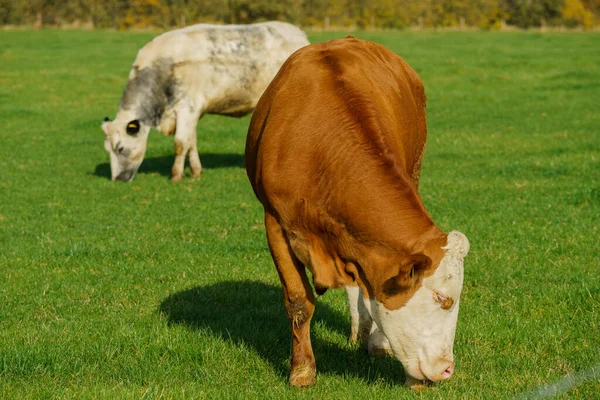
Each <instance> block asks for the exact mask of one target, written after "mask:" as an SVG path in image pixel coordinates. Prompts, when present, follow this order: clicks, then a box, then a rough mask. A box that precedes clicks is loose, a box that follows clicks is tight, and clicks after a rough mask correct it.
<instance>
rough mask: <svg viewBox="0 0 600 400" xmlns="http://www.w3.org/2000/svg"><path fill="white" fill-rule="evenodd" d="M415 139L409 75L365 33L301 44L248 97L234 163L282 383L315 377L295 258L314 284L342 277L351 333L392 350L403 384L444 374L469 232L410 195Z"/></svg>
mask: <svg viewBox="0 0 600 400" xmlns="http://www.w3.org/2000/svg"><path fill="white" fill-rule="evenodd" d="M426 136H427V129H426V124H425V93H424V89H423V85H422V83H421V80H420V79H419V76H418V75H417V74H416V72H415V71H414V70H413V69H412V68H411V67H410V66H409V65H408V64H407V63H406V62H405V61H404V60H403V59H402V58H400V57H399V56H398V55H396V54H394V53H393V52H391V51H390V50H388V49H386V48H385V47H383V46H381V45H379V44H376V43H372V42H367V41H362V40H358V39H354V38H346V39H341V40H333V41H331V42H329V43H320V44H314V45H310V46H307V47H304V48H302V49H300V50H298V51H296V52H295V53H294V54H292V56H291V57H290V58H289V59H288V60H287V61H286V62H285V63H284V65H283V66H282V68H281V70H280V71H279V73H278V74H277V76H276V77H275V79H274V80H273V82H272V83H271V84H270V86H269V87H268V88H267V90H266V91H265V93H264V94H263V96H262V97H261V99H260V101H259V103H258V106H257V108H256V111H255V112H254V115H253V117H252V121H251V123H250V128H249V132H248V139H247V143H246V167H247V172H248V177H249V178H250V182H251V183H252V186H253V188H254V192H255V193H256V196H257V197H258V199H259V200H260V201H261V203H262V204H263V206H264V210H265V225H266V231H267V239H268V242H269V247H270V249H271V254H272V256H273V260H274V262H275V265H276V267H277V271H278V273H279V277H280V279H281V284H282V286H283V293H284V301H285V306H286V310H287V314H288V317H289V319H290V322H291V327H292V347H293V349H292V367H291V373H290V384H292V385H295V386H308V385H312V384H314V382H315V375H316V366H315V358H314V355H313V351H312V347H311V343H310V321H311V318H312V315H313V311H314V307H315V296H314V294H313V290H312V288H311V285H310V282H309V279H308V276H307V273H306V269H307V268H308V269H309V270H310V271H311V273H312V279H313V284H314V287H315V289H316V292H317V293H319V294H322V293H324V292H325V291H326V290H327V289H328V288H335V287H340V286H346V288H347V291H348V295H349V296H348V298H349V301H350V310H351V314H352V333H351V340H361V341H362V342H363V343H365V344H369V348H370V349H371V350H373V349H375V350H377V349H383V350H389V349H391V351H392V352H393V353H394V354H395V356H396V357H397V358H398V359H399V360H400V361H401V362H402V365H403V366H404V369H405V370H406V373H407V374H406V375H407V383H408V384H410V385H416V384H417V383H420V382H423V381H440V380H442V379H446V378H449V377H450V376H451V375H452V373H453V371H454V356H453V344H454V334H455V331H456V321H457V317H458V306H459V297H460V293H461V290H462V283H463V259H464V257H465V255H466V254H467V252H468V250H469V242H468V240H467V238H466V237H465V236H464V235H463V234H462V233H460V232H451V233H450V234H446V233H444V232H442V231H441V230H440V229H439V228H438V227H437V226H436V225H435V223H434V222H433V220H432V219H431V217H430V216H429V214H428V213H427V211H426V210H425V207H424V205H423V202H422V200H421V198H420V196H419V193H418V183H419V172H420V166H421V160H422V158H423V150H424V146H425V140H426ZM373 322H374V323H373Z"/></svg>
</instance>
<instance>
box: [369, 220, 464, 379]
mask: <svg viewBox="0 0 600 400" xmlns="http://www.w3.org/2000/svg"><path fill="white" fill-rule="evenodd" d="M447 240H448V241H447V245H446V246H444V247H442V250H443V254H442V255H443V256H442V258H441V261H440V262H439V265H438V266H437V268H436V266H435V265H432V260H431V258H429V257H428V256H426V255H424V254H413V255H410V256H407V257H405V258H404V259H403V260H402V261H401V262H400V264H401V265H399V266H398V267H397V269H396V268H392V270H395V271H394V272H393V273H391V275H392V276H386V277H385V278H384V279H381V281H380V282H379V287H373V291H374V293H373V294H374V296H373V295H371V298H370V299H368V300H367V299H365V300H366V301H365V303H366V305H367V307H368V308H370V312H371V316H372V317H373V319H374V320H375V322H376V323H377V325H378V326H379V328H380V329H381V330H382V331H383V333H384V334H385V336H386V337H387V339H388V341H389V343H390V347H391V348H392V351H393V352H394V354H395V356H396V357H397V358H398V359H399V360H400V361H401V362H402V365H403V366H404V369H405V371H406V373H407V383H408V384H414V383H416V382H418V381H434V382H435V381H440V380H443V379H446V378H449V377H450V376H451V375H452V373H453V372H454V354H453V346H454V335H455V332H456V323H457V319H458V307H459V302H460V294H461V291H462V287H463V272H464V267H463V259H464V257H465V256H466V255H467V253H468V252H469V241H468V239H467V238H466V236H465V235H463V234H462V233H460V232H456V231H453V232H450V234H448V239H447ZM434 268H435V269H434ZM373 297H374V298H373Z"/></svg>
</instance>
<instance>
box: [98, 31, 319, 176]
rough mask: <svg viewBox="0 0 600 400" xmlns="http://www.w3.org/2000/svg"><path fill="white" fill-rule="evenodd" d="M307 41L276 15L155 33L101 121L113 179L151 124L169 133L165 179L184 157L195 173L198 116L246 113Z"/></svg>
mask: <svg viewBox="0 0 600 400" xmlns="http://www.w3.org/2000/svg"><path fill="white" fill-rule="evenodd" d="M307 44H309V42H308V39H307V37H306V34H305V33H304V32H303V31H301V30H300V29H298V28H297V27H295V26H293V25H290V24H287V23H283V22H276V21H272V22H265V23H259V24H252V25H207V24H199V25H194V26H190V27H187V28H183V29H178V30H174V31H170V32H166V33H164V34H162V35H160V36H158V37H156V38H154V39H153V40H152V41H151V42H150V43H148V44H146V45H145V46H144V47H143V48H142V49H141V50H140V51H139V52H138V55H137V57H136V59H135V62H134V63H133V66H132V68H131V72H130V73H129V80H128V82H127V86H126V87H125V91H124V93H123V97H122V98H121V103H120V105H119V110H118V112H117V116H116V118H115V120H114V121H110V120H109V119H108V118H106V119H105V120H104V123H103V124H102V130H104V133H105V134H106V140H105V143H104V147H105V148H106V150H107V151H108V153H109V154H110V167H111V175H112V180H113V181H114V180H122V181H131V180H132V179H133V177H134V176H135V173H136V172H137V170H138V168H139V167H140V165H141V163H142V161H143V159H144V153H145V152H146V144H147V140H148V134H149V132H150V128H156V129H158V130H159V131H161V132H162V133H164V134H165V135H173V134H174V135H175V162H174V164H173V169H172V171H171V172H172V178H171V179H172V180H173V181H179V180H181V178H182V177H183V173H184V164H185V158H186V156H189V163H190V169H191V173H192V177H199V176H200V173H201V172H202V165H201V163H200V157H199V155H198V148H197V138H196V125H197V123H198V120H199V119H200V118H201V117H202V116H203V115H204V114H221V115H229V116H235V117H241V116H243V115H245V114H248V113H250V112H252V111H253V110H254V107H255V106H256V103H257V102H258V99H259V98H260V96H261V95H262V93H263V92H264V90H265V88H266V87H267V85H268V84H269V83H270V82H271V80H272V79H273V77H274V76H275V74H276V73H277V71H278V70H279V67H280V66H281V64H283V62H284V61H285V60H286V59H287V58H288V56H289V55H290V54H291V53H293V52H294V51H296V50H297V49H299V48H300V47H303V46H305V45H307Z"/></svg>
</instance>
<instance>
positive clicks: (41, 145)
mask: <svg viewBox="0 0 600 400" xmlns="http://www.w3.org/2000/svg"><path fill="white" fill-rule="evenodd" d="M345 34H346V33H342V32H339V33H312V34H311V35H310V36H311V40H312V41H313V42H314V41H323V40H328V39H330V38H333V37H341V36H345ZM154 35H155V33H122V32H102V31H95V32H88V31H56V30H49V31H38V32H34V31H0V60H1V62H0V120H1V121H2V133H1V134H0V138H1V139H2V140H1V146H0V299H1V301H0V398H14V399H27V398H73V399H81V398H107V399H109V398H110V399H112V398H136V399H138V398H144V399H155V398H219V399H224V398H314V399H324V398H327V399H363V398H373V399H374V398H377V399H380V398H421V397H422V398H434V399H451V398H481V399H491V398H511V397H513V396H517V395H520V394H526V395H527V396H530V397H535V393H534V394H532V392H530V391H531V390H534V389H535V388H537V387H540V386H544V385H548V384H552V383H555V382H557V381H559V380H560V379H562V378H564V377H566V376H575V375H576V374H578V373H579V372H582V371H583V373H584V375H586V377H588V378H591V379H587V380H582V379H576V382H577V383H578V385H576V386H575V387H573V388H571V389H570V390H568V391H566V392H564V393H563V394H562V395H561V396H562V397H564V398H582V399H584V398H585V399H590V398H599V397H600V395H598V393H600V380H599V378H598V376H599V374H598V367H597V366H598V365H599V364H600V268H599V266H600V265H599V262H598V251H599V250H600V246H599V240H598V239H599V236H600V232H599V221H600V134H599V127H600V108H599V107H598V105H599V104H600V103H599V102H600V52H598V48H599V47H600V35H598V34H594V33H570V34H559V33H548V34H539V33H526V32H525V33H524V32H520V33H491V32H490V33H474V32H469V33H457V32H419V33H410V32H404V33H402V32H399V33H355V35H356V36H359V37H362V38H366V39H371V40H375V41H378V42H380V43H382V44H384V45H386V46H388V47H390V48H391V49H393V50H394V51H396V52H398V53H399V54H401V55H402V56H403V57H404V58H405V59H406V60H407V61H408V62H409V63H410V64H411V65H412V66H413V67H414V68H415V69H416V70H417V72H418V73H419V74H420V75H421V77H422V79H423V81H424V83H425V87H426V91H427V95H428V124H429V141H428V144H427V149H426V155H425V160H424V163H423V170H422V181H421V194H422V196H423V199H424V201H425V204H426V206H427V208H428V210H429V211H430V213H431V214H432V216H433V217H434V219H435V221H436V222H437V224H438V226H440V227H441V228H442V229H444V230H446V231H449V230H452V229H457V230H460V231H462V232H464V233H465V234H466V235H467V236H468V237H469V239H470V241H471V246H472V247H471V253H470V254H469V256H468V258H467V260H466V267H465V273H466V280H465V288H464V292H463V297H462V302H461V303H462V304H461V313H460V316H459V326H458V331H457V338H456V343H455V356H456V364H457V366H456V373H455V376H454V377H453V378H452V379H450V380H449V381H447V382H443V383H441V384H440V385H438V386H437V387H435V388H430V389H428V390H426V391H424V392H421V393H418V394H413V393H411V392H409V391H408V390H407V389H406V388H404V387H403V386H402V380H401V379H402V376H403V372H402V367H401V366H400V363H399V362H397V361H395V360H393V359H391V358H386V359H375V358H373V357H371V356H368V355H366V354H365V353H364V352H363V351H362V350H361V349H359V348H357V347H356V346H352V345H349V344H348V341H347V336H348V332H349V316H348V312H347V310H346V300H345V298H344V293H343V291H329V292H328V293H327V294H325V295H324V296H322V297H321V298H320V299H319V303H318V307H317V311H316V314H315V318H314V320H313V329H312V335H313V344H314V350H315V354H316V357H317V367H318V379H317V385H316V386H315V387H314V388H311V389H308V390H304V391H299V390H295V389H292V388H289V387H288V386H287V383H286V382H287V373H288V370H289V361H288V356H289V352H290V336H289V335H290V334H289V328H288V322H287V318H286V316H285V312H284V308H283V302H282V298H281V289H280V286H279V281H278V277H277V274H276V272H275V268H274V267H273V265H272V261H271V258H270V255H269V252H268V249H267V245H266V240H265V235H264V228H263V225H262V212H261V206H260V204H259V203H258V201H257V200H256V199H255V198H254V196H253V193H252V190H251V188H250V185H249V183H248V182H247V178H246V175H245V171H244V169H243V148H244V143H245V134H246V129H247V125H248V122H249V118H248V117H246V118H243V119H239V120H238V119H231V118H225V117H215V116H209V117H207V118H205V119H203V120H202V121H201V123H200V124H199V149H200V154H201V157H202V160H203V164H204V172H203V177H202V179H201V180H199V181H192V180H190V179H186V180H184V181H183V182H181V183H180V184H172V183H171V182H170V181H169V179H168V175H169V172H170V166H171V163H172V161H173V155H172V154H173V151H172V138H169V137H163V136H161V135H160V134H158V133H153V134H152V136H151V138H150V141H149V148H148V151H147V153H146V160H145V161H144V164H143V165H142V168H141V170H140V172H139V173H138V175H137V176H136V178H135V180H134V182H133V183H131V184H122V183H113V182H111V181H110V180H109V179H108V176H109V166H108V155H107V154H106V153H105V151H104V149H103V136H104V134H103V133H102V131H101V130H100V127H99V125H100V121H101V120H102V118H103V117H104V116H107V115H108V116H110V117H111V118H112V117H113V116H114V114H115V112H116V108H117V105H118V102H119V99H120V95H121V93H122V90H123V88H124V85H125V82H126V79H127V75H128V70H129V67H130V65H131V63H132V61H133V59H134V57H135V54H136V52H137V50H138V49H139V48H140V47H141V46H142V45H143V44H144V43H146V42H147V41H148V40H149V39H150V38H152V37H153V36H154ZM594 366H596V370H595V371H596V372H595V378H593V376H594V375H593V373H590V371H589V368H592V367H594ZM586 371H587V372H586ZM550 390H552V389H550ZM528 393H529V394H528Z"/></svg>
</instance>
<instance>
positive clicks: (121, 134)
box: [102, 115, 150, 182]
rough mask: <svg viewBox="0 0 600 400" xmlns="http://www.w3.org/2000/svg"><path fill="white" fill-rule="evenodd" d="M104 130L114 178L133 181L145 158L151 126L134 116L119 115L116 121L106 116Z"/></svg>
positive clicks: (105, 144)
mask: <svg viewBox="0 0 600 400" xmlns="http://www.w3.org/2000/svg"><path fill="white" fill-rule="evenodd" d="M102 130H103V131H104V133H105V134H106V139H105V141H104V148H105V149H106V151H108V154H109V155H110V172H111V177H112V180H113V181H115V180H118V181H126V182H129V181H131V180H132V179H133V177H134V176H135V173H136V172H137V170H138V168H139V167H140V165H141V164H142V161H143V160H144V154H145V153H146V144H147V142H148V133H149V132H150V126H149V125H145V124H143V123H142V122H141V121H140V120H138V119H136V118H135V117H133V116H129V117H126V116H120V115H118V116H117V118H116V119H115V120H114V121H110V120H109V119H108V118H105V119H104V122H103V123H102Z"/></svg>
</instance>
